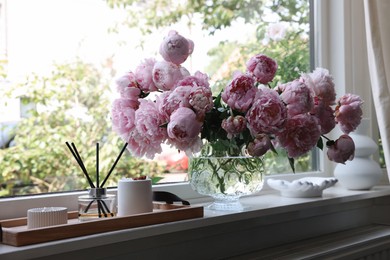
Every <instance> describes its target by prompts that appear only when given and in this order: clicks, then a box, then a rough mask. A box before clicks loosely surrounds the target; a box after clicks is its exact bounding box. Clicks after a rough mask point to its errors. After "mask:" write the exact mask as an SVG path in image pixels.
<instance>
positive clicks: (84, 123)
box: [0, 0, 311, 196]
mask: <svg viewBox="0 0 390 260" xmlns="http://www.w3.org/2000/svg"><path fill="white" fill-rule="evenodd" d="M106 2H107V4H108V5H109V6H110V7H112V8H121V9H124V10H126V11H127V12H128V16H127V19H125V20H124V21H122V22H121V24H120V26H122V28H123V26H125V27H128V28H138V29H139V30H140V31H142V32H143V33H144V34H148V33H153V31H155V30H158V29H161V28H162V27H169V26H170V25H172V24H174V23H176V22H180V23H183V22H185V23H187V26H188V27H189V28H191V26H193V23H194V22H195V20H196V21H198V20H199V19H200V21H201V24H202V27H203V29H204V30H206V31H207V32H208V33H209V34H210V35H212V34H214V33H215V32H216V31H218V30H220V29H222V28H226V27H229V26H231V25H232V24H233V23H234V22H235V21H236V20H244V21H245V22H246V23H248V24H255V25H257V29H256V30H255V31H254V33H253V37H252V39H251V40H250V41H249V42H247V43H245V44H239V43H237V42H233V41H227V42H222V43H220V44H219V46H218V47H216V48H214V49H211V50H210V51H209V53H208V54H209V55H210V56H212V57H213V60H212V62H211V63H210V64H209V65H207V64H205V65H206V66H207V67H205V71H204V72H206V73H208V74H209V75H210V76H211V79H212V80H213V81H214V82H215V84H214V89H213V91H214V92H215V93H218V92H219V91H220V90H221V89H222V88H223V87H224V86H225V84H226V83H227V82H228V80H229V79H230V78H231V75H232V72H233V71H235V70H237V69H239V70H244V66H245V62H246V61H247V60H248V59H249V57H250V56H252V55H254V54H256V53H265V54H267V55H269V56H271V57H273V58H274V59H275V60H277V62H278V64H279V71H278V76H277V78H276V79H275V81H274V82H273V84H275V85H276V84H277V83H278V82H279V81H280V82H287V81H289V80H292V79H294V78H297V77H298V76H299V74H300V73H301V72H307V71H309V48H308V37H307V38H302V32H303V31H304V30H305V28H306V27H307V26H308V17H309V16H308V1H304V0H300V1H293V0H272V1H270V0H228V1H217V0H188V1H173V0H155V1H135V0H106ZM269 11H273V12H276V13H278V14H279V17H280V21H287V22H289V23H291V24H293V25H294V28H293V29H292V30H290V31H288V32H287V34H286V36H285V37H284V38H283V39H282V40H280V41H273V40H269V42H268V43H267V44H263V43H262V41H263V39H264V38H265V37H266V32H267V28H268V25H269V23H268V22H265V21H263V17H264V15H265V14H266V13H267V12H269ZM118 28H120V27H117V28H115V27H114V28H113V30H112V31H113V33H121V31H119V30H118ZM306 29H307V28H306ZM303 34H304V33H303ZM193 40H196V39H193ZM140 42H142V39H140ZM233 54H238V55H236V56H235V55H233ZM226 62H227V64H226ZM222 65H228V66H227V67H228V70H227V71H222V72H221V67H222ZM218 75H222V76H220V77H217V76H218ZM112 76H113V73H112V71H110V70H109V68H96V67H94V66H92V65H90V64H86V63H84V62H82V61H81V60H78V59H76V60H75V61H74V62H70V63H67V64H57V65H55V66H54V67H53V70H52V73H51V74H50V75H46V76H42V75H31V76H30V77H29V78H28V79H26V81H25V82H23V83H22V84H17V85H13V86H12V88H11V89H8V90H7V93H1V94H7V95H10V96H12V97H20V98H22V100H24V102H26V103H28V104H33V105H34V107H35V109H32V110H30V111H29V116H28V117H25V118H23V119H22V121H21V122H20V123H19V124H18V127H17V129H16V130H15V139H14V141H15V144H16V145H15V146H12V147H8V148H5V149H1V150H0V162H1V164H0V196H8V195H19V194H28V193H41V192H54V191H66V190H74V189H85V188H87V187H88V183H87V181H86V179H85V177H84V176H83V174H82V172H81V170H80V169H79V166H78V165H77V163H76V162H75V159H74V158H73V156H72V155H71V154H70V152H69V150H68V149H67V147H66V145H65V142H66V141H68V142H74V143H75V144H76V146H77V148H78V150H79V152H80V154H81V156H82V158H83V160H84V163H85V164H86V168H87V170H88V172H89V173H90V175H91V176H92V179H95V154H96V150H95V147H96V146H95V144H96V142H99V143H100V144H101V149H100V172H101V177H100V178H101V179H103V178H104V176H105V174H106V173H107V172H108V170H109V169H110V167H111V165H112V164H113V162H114V160H115V159H116V157H117V156H118V154H119V152H120V150H121V149H122V146H123V142H122V141H121V140H120V139H119V138H118V137H117V135H116V134H115V133H114V132H113V131H112V129H111V122H110V118H109V109H110V104H111V103H110V102H111V101H110V98H109V97H110V94H111V92H110V88H109V82H110V81H111V79H112ZM0 91H3V92H4V90H3V89H2V90H0ZM18 93H19V94H18ZM20 93H22V94H20ZM268 154H269V155H268V157H267V158H266V160H265V164H266V167H265V168H266V169H267V173H275V172H287V171H290V167H289V165H288V162H286V159H285V157H284V156H280V157H277V156H275V155H274V154H273V153H268ZM310 165H311V164H310V162H309V157H306V158H301V159H299V160H296V166H295V167H296V170H297V171H301V170H308V169H310ZM163 172H164V169H163V167H162V166H161V165H158V164H157V163H156V162H149V161H148V162H145V161H142V160H140V159H136V158H133V157H131V156H130V155H129V154H128V153H127V152H126V153H125V154H124V155H123V157H122V159H121V160H120V162H119V163H118V165H117V167H116V169H115V171H114V172H113V174H112V176H111V178H110V180H109V182H108V183H107V185H106V186H115V185H116V183H117V181H118V179H119V178H122V177H135V176H139V175H141V174H143V175H148V176H151V177H153V178H154V181H155V182H158V180H159V178H160V177H161V176H162V174H163Z"/></svg>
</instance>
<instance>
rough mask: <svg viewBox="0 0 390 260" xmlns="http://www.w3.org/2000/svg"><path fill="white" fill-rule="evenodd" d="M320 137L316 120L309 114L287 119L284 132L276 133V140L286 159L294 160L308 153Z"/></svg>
mask: <svg viewBox="0 0 390 260" xmlns="http://www.w3.org/2000/svg"><path fill="white" fill-rule="evenodd" d="M320 135H321V133H320V127H319V125H318V122H317V119H316V118H315V117H313V116H311V115H309V114H300V115H296V116H293V117H290V118H288V120H287V123H286V126H285V128H284V131H283V132H281V133H278V135H277V139H278V142H279V145H280V146H282V147H283V148H284V149H286V151H287V154H288V157H290V158H296V157H299V156H301V155H304V154H305V153H307V152H308V151H310V150H311V149H312V148H313V147H314V146H315V145H316V144H317V141H318V139H319V138H320Z"/></svg>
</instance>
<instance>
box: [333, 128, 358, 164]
mask: <svg viewBox="0 0 390 260" xmlns="http://www.w3.org/2000/svg"><path fill="white" fill-rule="evenodd" d="M326 146H327V147H328V152H327V155H328V158H329V160H331V161H334V162H337V163H342V164H345V162H346V161H347V160H350V161H352V160H353V158H354V157H355V143H354V142H353V140H352V138H351V137H350V136H348V135H346V134H344V135H342V136H340V137H339V139H337V140H336V141H329V142H327V144H326Z"/></svg>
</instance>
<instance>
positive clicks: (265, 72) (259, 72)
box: [246, 54, 278, 84]
mask: <svg viewBox="0 0 390 260" xmlns="http://www.w3.org/2000/svg"><path fill="white" fill-rule="evenodd" d="M246 67H247V72H248V73H249V74H251V75H253V76H254V77H255V78H256V80H257V81H258V82H260V83H261V84H268V83H269V82H271V81H272V80H273V79H274V77H275V74H276V70H277V69H278V64H277V63H276V61H275V60H273V59H271V58H269V57H268V56H266V55H264V54H257V55H256V56H254V57H252V58H250V59H249V61H248V62H247V63H246Z"/></svg>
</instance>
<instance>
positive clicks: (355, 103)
mask: <svg viewBox="0 0 390 260" xmlns="http://www.w3.org/2000/svg"><path fill="white" fill-rule="evenodd" d="M362 104H363V100H362V99H361V98H360V97H359V96H357V95H353V94H345V95H344V96H342V97H341V98H340V99H339V101H338V102H337V106H336V112H335V114H336V122H337V123H339V125H340V128H341V131H343V133H345V134H349V133H350V132H352V131H354V130H355V129H356V128H357V127H358V126H359V124H360V122H361V120H362V115H363V111H362V108H361V105H362Z"/></svg>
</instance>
